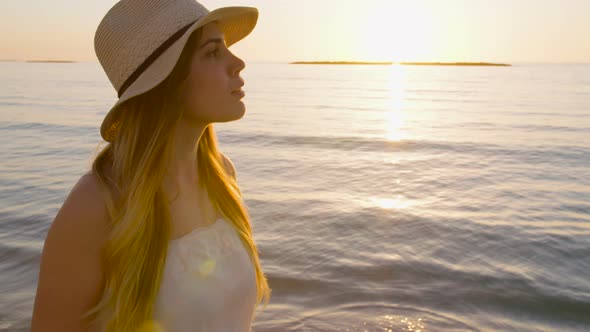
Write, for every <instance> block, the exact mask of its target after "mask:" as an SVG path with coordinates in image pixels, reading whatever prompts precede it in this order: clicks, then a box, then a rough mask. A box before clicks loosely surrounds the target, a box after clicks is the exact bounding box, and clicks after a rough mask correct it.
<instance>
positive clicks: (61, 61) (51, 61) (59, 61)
mask: <svg viewBox="0 0 590 332" xmlns="http://www.w3.org/2000/svg"><path fill="white" fill-rule="evenodd" d="M25 62H50V63H74V62H76V61H69V60H27V61H25Z"/></svg>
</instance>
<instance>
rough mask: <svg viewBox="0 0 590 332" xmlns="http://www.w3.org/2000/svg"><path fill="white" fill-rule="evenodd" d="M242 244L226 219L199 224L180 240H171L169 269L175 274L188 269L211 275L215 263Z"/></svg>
mask: <svg viewBox="0 0 590 332" xmlns="http://www.w3.org/2000/svg"><path fill="white" fill-rule="evenodd" d="M241 245H242V243H241V241H240V239H239V235H238V233H237V231H236V230H235V229H234V227H233V226H232V225H231V224H229V222H228V221H226V220H225V219H224V218H219V219H218V220H216V221H215V222H214V223H213V224H211V225H209V226H206V227H199V228H197V229H195V230H193V231H191V232H190V233H188V234H186V235H184V236H181V237H180V238H178V239H174V240H170V243H169V246H168V254H167V258H166V259H167V263H166V264H169V268H168V269H166V272H167V273H169V274H171V275H172V276H173V277H176V276H179V275H181V274H184V273H187V272H193V273H198V274H201V275H208V274H210V272H211V271H212V270H213V269H214V268H215V264H216V262H217V261H218V260H219V259H221V258H223V257H225V256H227V255H229V254H231V253H232V252H234V251H235V250H237V249H238V248H239V246H241Z"/></svg>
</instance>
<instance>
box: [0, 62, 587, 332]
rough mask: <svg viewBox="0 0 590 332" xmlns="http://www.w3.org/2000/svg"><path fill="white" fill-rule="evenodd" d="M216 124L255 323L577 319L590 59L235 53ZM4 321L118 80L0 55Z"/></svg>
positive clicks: (464, 325)
mask: <svg viewBox="0 0 590 332" xmlns="http://www.w3.org/2000/svg"><path fill="white" fill-rule="evenodd" d="M242 76H243V77H244V79H245V81H246V85H245V87H244V90H245V91H246V97H245V99H244V102H245V103H246V107H247V112H246V114H245V116H244V117H243V118H242V119H240V120H239V121H235V122H231V123H219V124H215V127H216V130H217V134H218V138H219V142H220V147H221V149H222V151H224V153H226V154H227V155H228V156H229V157H230V158H231V159H232V161H233V162H234V164H235V166H236V169H237V176H238V182H239V183H240V185H241V188H242V192H243V194H244V196H245V202H246V204H247V205H248V206H249V211H250V214H251V216H252V223H253V229H254V234H255V240H256V242H257V243H258V245H259V249H260V254H261V259H262V265H263V268H264V269H265V272H266V273H267V275H268V277H269V282H270V286H271V288H272V289H273V294H272V298H271V301H270V304H269V306H268V307H267V308H266V310H264V311H260V312H259V314H258V316H257V317H256V320H255V322H254V324H253V326H252V330H253V331H256V332H262V331H589V330H590V143H589V141H590V65H584V64H569V65H562V64H514V66H512V67H436V66H329V65H288V64H281V63H249V64H247V67H246V69H245V70H244V72H243V74H242ZM0 88H1V89H0V134H1V139H0V153H1V156H2V158H0V294H1V296H0V330H6V331H27V330H28V328H29V325H30V318H31V313H32V307H33V302H34V297H35V292H36V283H37V278H38V272H39V270H38V268H39V258H40V253H41V249H42V246H43V241H44V239H45V236H46V233H47V230H48V227H49V226H50V224H51V222H52V220H53V218H54V217H55V214H56V213H57V210H58V209H59V207H60V206H61V204H62V203H63V200H64V199H65V197H66V195H67V194H68V192H69V190H70V189H71V188H72V186H73V185H74V183H75V182H76V181H77V179H78V178H79V176H80V175H82V174H83V173H84V172H85V171H86V169H87V168H88V167H89V166H90V162H91V158H92V156H93V155H94V153H95V152H96V149H97V147H98V146H99V143H100V136H99V133H98V127H99V125H100V121H101V119H102V117H103V116H104V114H105V112H106V110H107V109H109V108H110V107H111V105H112V104H113V103H114V101H115V92H114V89H113V88H112V86H111V85H110V83H109V82H108V80H107V78H106V75H105V74H104V72H103V71H102V69H101V67H100V65H99V64H98V63H93V62H86V63H74V64H66V63H62V64H60V63H18V62H0Z"/></svg>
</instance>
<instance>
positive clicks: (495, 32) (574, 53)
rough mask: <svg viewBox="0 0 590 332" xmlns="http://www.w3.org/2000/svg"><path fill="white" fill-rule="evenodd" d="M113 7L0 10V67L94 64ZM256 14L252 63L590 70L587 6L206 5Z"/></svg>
mask: <svg viewBox="0 0 590 332" xmlns="http://www.w3.org/2000/svg"><path fill="white" fill-rule="evenodd" d="M116 2H117V0H93V1H87V0H83V1H80V0H30V1H16V0H12V1H9V0H5V1H0V60H73V61H95V62H98V60H97V58H96V55H95V53H94V44H93V42H94V33H95V31H96V27H97V26H98V23H99V22H100V20H101V19H102V17H103V16H104V15H105V14H106V12H107V11H108V10H109V9H110V8H111V7H112V6H113V5H114V4H115V3H116ZM200 2H201V3H202V4H203V5H204V6H205V7H207V8H208V9H209V10H213V9H215V8H219V7H226V6H252V7H256V8H258V10H259V17H258V23H257V26H256V28H255V29H254V30H253V31H252V32H251V33H250V35H248V36H247V37H246V38H244V39H242V40H241V41H239V42H238V43H236V44H234V45H232V46H231V48H230V49H231V50H232V51H233V52H234V53H235V54H236V55H238V56H239V57H241V58H242V59H244V60H245V61H251V62H290V61H393V62H398V61H437V62H496V63H590V38H589V37H588V35H589V34H590V19H588V14H589V13H590V0H405V1H402V0H361V1H358V0H347V1H343V0H231V1H230V0H202V1H200Z"/></svg>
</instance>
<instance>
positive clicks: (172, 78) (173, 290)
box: [31, 0, 271, 332]
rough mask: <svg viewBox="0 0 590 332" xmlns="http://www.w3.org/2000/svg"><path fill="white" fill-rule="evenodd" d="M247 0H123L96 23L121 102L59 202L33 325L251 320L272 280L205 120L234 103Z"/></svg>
mask: <svg viewBox="0 0 590 332" xmlns="http://www.w3.org/2000/svg"><path fill="white" fill-rule="evenodd" d="M257 17H258V11H257V10H256V9H255V8H249V7H225V8H220V9H217V10H214V11H212V12H209V11H208V10H207V9H206V8H205V7H203V6H202V5H201V4H199V3H198V2H195V1H193V0H152V1H151V2H150V3H148V2H146V1H145V0H141V1H140V0H122V1H119V2H118V3H117V4H116V5H115V6H113V8H111V10H110V11H109V12H108V13H107V14H106V15H105V17H104V18H103V20H102V21H101V23H100V24H99V26H98V29H97V32H96V35H95V50H96V53H97V56H98V59H99V61H100V63H101V65H102V67H103V69H104V70H105V72H106V74H107V76H108V77H109V79H110V80H111V83H112V84H113V86H114V87H115V89H116V90H117V92H118V95H119V100H118V101H117V103H116V104H115V106H113V108H112V109H111V110H110V111H109V112H108V114H107V116H106V117H105V118H104V120H103V123H102V125H101V131H100V132H101V135H102V137H103V138H104V139H105V140H106V141H107V142H108V144H107V145H106V146H105V147H104V148H103V149H102V151H101V152H100V153H99V154H98V155H97V156H96V158H95V159H94V161H93V163H92V169H91V171H90V172H88V173H87V174H85V175H83V176H82V177H81V178H80V179H79V180H78V182H77V183H76V185H75V186H74V188H73V189H72V191H71V192H70V194H69V195H68V197H67V198H66V200H65V202H64V204H63V206H62V207H61V209H60V210H59V212H58V213H57V216H56V217H55V220H54V221H53V224H52V225H51V227H50V229H49V231H48V234H47V238H46V240H45V244H44V247H43V253H42V258H41V265H40V273H39V283H38V287H37V294H36V298H35V305H34V309H33V317H32V322H31V331H33V332H36V331H87V330H93V331H138V330H139V331H152V330H153V331H160V330H162V331H167V332H173V331H222V330H223V331H250V324H251V322H252V320H253V319H254V317H255V306H256V304H258V303H260V302H261V301H262V299H264V300H265V304H264V308H265V307H266V305H267V304H268V301H269V298H270V293H271V289H270V288H269V286H268V282H267V279H266V277H265V275H264V273H263V272H262V268H261V265H260V261H259V257H258V252H257V246H256V244H255V242H254V240H253V234H252V229H251V224H250V220H249V216H248V212H247V207H246V206H245V204H244V202H243V200H242V197H241V192H240V189H239V186H238V184H237V182H236V174H235V168H234V167H233V163H232V162H231V161H230V159H229V158H228V157H227V156H225V155H224V154H222V153H221V152H220V151H219V150H218V148H217V142H216V138H215V132H214V130H213V125H212V123H214V122H228V121H234V120H238V119H240V118H241V117H242V116H243V115H244V112H245V107H244V104H243V102H242V101H241V99H242V97H243V96H244V94H243V91H242V90H241V89H240V88H241V86H243V84H244V81H243V80H242V79H241V78H240V76H239V73H240V71H241V70H243V69H244V67H245V65H244V62H243V61H242V60H241V59H240V58H238V57H236V56H235V55H234V54H233V53H232V52H231V51H230V50H229V49H228V47H229V46H230V45H231V44H233V43H235V42H237V41H238V40H240V39H241V38H243V37H245V36H246V35H248V34H249V33H250V31H251V30H252V29H253V28H254V26H255V24H256V21H257Z"/></svg>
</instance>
